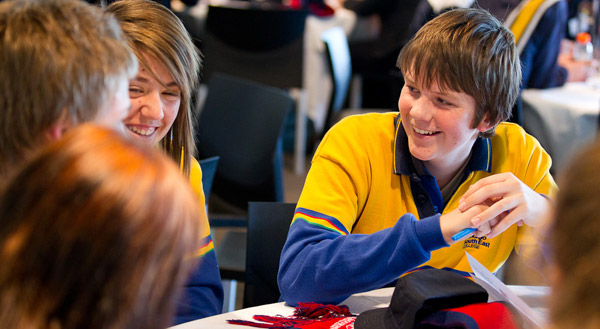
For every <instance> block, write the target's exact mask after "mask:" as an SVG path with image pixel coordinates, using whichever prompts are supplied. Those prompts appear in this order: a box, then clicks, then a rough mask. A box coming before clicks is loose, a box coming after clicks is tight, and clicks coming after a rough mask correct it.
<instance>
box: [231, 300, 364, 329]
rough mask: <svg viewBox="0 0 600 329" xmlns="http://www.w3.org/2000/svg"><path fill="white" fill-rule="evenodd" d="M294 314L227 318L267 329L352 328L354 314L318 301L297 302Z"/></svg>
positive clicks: (342, 307) (342, 306)
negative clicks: (249, 318)
mask: <svg viewBox="0 0 600 329" xmlns="http://www.w3.org/2000/svg"><path fill="white" fill-rule="evenodd" d="M298 305H299V306H298V307H296V308H295V310H294V315H292V316H290V317H284V316H268V315H255V316H253V317H252V318H253V319H254V320H256V321H260V322H253V321H245V320H227V322H229V323H231V324H237V325H243V326H249V327H255V328H269V329H292V328H299V329H352V328H354V320H355V319H356V317H355V316H353V315H352V313H350V310H349V309H348V307H347V306H345V305H340V306H336V305H323V304H318V303H299V304H298Z"/></svg>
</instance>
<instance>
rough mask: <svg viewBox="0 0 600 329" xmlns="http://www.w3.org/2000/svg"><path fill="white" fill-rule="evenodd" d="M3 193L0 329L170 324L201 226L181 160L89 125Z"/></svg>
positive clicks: (17, 174) (43, 151)
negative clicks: (177, 162) (180, 163)
mask: <svg viewBox="0 0 600 329" xmlns="http://www.w3.org/2000/svg"><path fill="white" fill-rule="evenodd" d="M1 193H2V194H1V197H0V263H2V266H1V267H0V296H1V297H0V326H2V327H3V328H61V329H76V328H89V329H94V328H98V329H100V328H103V329H104V328H145V329H151V328H156V329H162V328H165V327H167V326H168V325H169V323H170V321H171V320H172V316H173V311H174V302H175V299H176V297H177V294H178V292H179V291H180V288H181V287H182V286H183V282H184V280H185V279H186V278H187V275H188V273H189V271H190V269H191V268H192V266H193V265H194V262H196V260H195V259H194V258H193V257H191V256H192V255H193V254H194V252H195V251H196V250H197V248H198V247H199V245H198V232H199V231H200V229H201V228H200V227H199V225H200V223H199V222H198V220H197V218H198V216H199V212H200V209H199V208H200V207H198V203H197V201H196V198H195V196H194V193H193V191H192V190H191V188H190V187H189V184H188V182H187V181H186V180H185V179H184V177H182V175H181V174H180V172H179V169H178V168H177V166H176V165H174V164H173V162H172V161H171V160H169V159H168V158H166V157H165V156H163V155H162V154H160V152H158V151H156V150H154V149H152V148H148V147H145V146H144V147H141V146H140V145H139V144H138V143H135V142H134V141H131V140H130V139H126V138H124V137H123V136H122V135H121V134H119V133H118V132H116V131H114V130H112V129H108V128H103V127H98V126H92V125H81V126H80V127H77V128H74V129H72V130H71V131H69V132H68V133H66V134H65V136H64V137H63V138H62V139H60V140H58V141H56V142H54V143H50V144H47V145H45V146H43V147H41V148H40V149H39V153H36V154H35V155H32V156H31V157H30V159H29V161H26V162H25V163H23V165H22V168H20V169H19V170H15V171H14V172H13V176H11V177H10V178H7V181H6V185H5V188H4V189H3V190H2V192H1Z"/></svg>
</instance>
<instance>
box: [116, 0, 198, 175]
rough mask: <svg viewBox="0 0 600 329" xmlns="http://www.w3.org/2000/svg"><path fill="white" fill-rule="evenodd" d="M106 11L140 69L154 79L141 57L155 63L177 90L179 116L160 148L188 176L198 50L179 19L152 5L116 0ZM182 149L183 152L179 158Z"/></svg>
mask: <svg viewBox="0 0 600 329" xmlns="http://www.w3.org/2000/svg"><path fill="white" fill-rule="evenodd" d="M106 10H107V11H108V12H110V13H112V14H113V15H114V16H115V18H116V19H117V21H119V23H120V24H121V28H122V29H123V32H124V33H125V35H126V38H127V40H128V42H129V44H130V46H131V47H132V48H133V51H134V52H135V54H136V55H137V58H138V59H139V60H140V65H141V66H143V67H145V68H146V69H147V70H148V71H150V72H151V73H152V74H154V75H155V77H156V73H155V72H152V70H150V69H149V66H148V65H147V63H146V62H145V60H144V55H146V56H151V57H153V58H155V59H157V60H158V61H159V62H161V63H162V64H163V65H164V66H165V67H166V68H167V70H168V71H169V73H170V74H171V76H172V77H173V79H174V81H175V82H176V83H177V85H178V86H179V89H180V90H181V105H180V107H179V112H178V113H177V117H176V118H175V121H174V122H173V126H172V127H171V132H170V133H168V134H167V136H165V138H163V140H162V141H161V146H162V148H163V149H164V150H166V151H167V154H169V155H170V156H171V158H172V159H173V160H174V161H175V162H177V163H179V162H180V161H181V159H182V158H183V159H184V161H183V163H184V171H185V172H189V157H190V155H191V154H194V151H195V144H194V140H193V138H194V137H193V136H194V129H193V122H194V120H193V113H192V108H191V95H192V93H193V91H194V90H195V88H196V86H197V85H198V83H199V71H200V67H201V62H200V54H199V52H198V50H197V49H196V47H195V46H194V43H193V42H192V39H191V37H190V35H189V33H188V32H187V30H186V28H185V27H184V26H183V23H182V22H181V21H180V20H179V18H177V16H175V14H174V13H173V12H172V11H171V10H169V9H168V8H166V7H165V6H163V5H161V4H159V3H157V2H156V1H152V0H120V1H116V2H113V3H112V4H111V5H110V6H108V7H107V8H106ZM157 80H158V79H157ZM182 149H183V150H184V151H185V155H184V156H183V157H182V156H181V151H182Z"/></svg>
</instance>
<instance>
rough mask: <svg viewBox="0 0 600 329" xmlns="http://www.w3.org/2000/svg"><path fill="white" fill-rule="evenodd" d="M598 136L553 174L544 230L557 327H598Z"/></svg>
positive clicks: (552, 315)
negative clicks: (551, 212)
mask: <svg viewBox="0 0 600 329" xmlns="http://www.w3.org/2000/svg"><path fill="white" fill-rule="evenodd" d="M598 168H600V141H596V142H595V143H594V144H593V145H591V146H589V147H587V148H585V149H584V150H582V152H581V153H580V154H579V155H578V156H577V157H574V158H573V159H572V162H571V164H570V165H569V167H568V168H565V169H566V170H565V171H563V172H562V175H560V176H559V186H560V192H559V194H558V200H557V206H556V213H555V216H554V220H553V224H552V227H551V232H550V246H551V250H552V256H553V259H552V261H553V262H552V265H553V266H554V270H555V271H556V273H558V275H557V276H556V277H555V281H554V282H553V287H552V288H553V291H552V296H551V305H550V306H551V307H550V309H551V318H552V322H553V323H554V324H556V326H557V327H558V328H598V327H600V299H599V298H598V295H599V294H600V275H599V274H598V273H600V262H598V259H599V258H600V239H599V238H598V237H599V236H600V214H599V213H598V200H600V191H599V190H598V186H600V173H599V172H598Z"/></svg>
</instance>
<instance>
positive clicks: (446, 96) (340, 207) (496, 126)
mask: <svg viewBox="0 0 600 329" xmlns="http://www.w3.org/2000/svg"><path fill="white" fill-rule="evenodd" d="M397 65H398V67H400V69H401V70H402V73H403V75H404V77H405V80H406V83H405V84H404V87H403V89H402V92H401V94H400V98H399V101H398V107H399V110H400V113H397V112H390V113H384V114H381V113H371V114H365V115H358V116H351V117H348V118H346V119H344V120H342V121H340V122H339V123H338V124H337V125H335V126H334V127H333V128H332V129H331V130H330V131H329V132H328V134H327V135H326V136H325V138H324V139H323V141H322V142H321V144H320V145H319V147H318V149H317V151H316V153H315V156H314V158H313V160H312V165H311V168H310V171H309V173H308V176H307V178H306V182H305V184H304V189H303V191H302V194H301V196H300V199H299V201H298V205H297V209H296V213H295V215H294V218H293V221H292V223H291V226H290V230H289V233H288V237H287V241H286V243H285V246H284V248H283V251H282V255H281V262H280V267H279V274H278V283H279V287H280V290H281V293H282V298H283V299H284V300H285V301H286V302H287V303H288V304H291V305H295V304H296V303H298V302H321V303H339V302H341V301H343V300H344V299H345V298H346V297H348V296H350V295H351V294H354V293H358V292H363V291H368V290H372V289H377V288H381V287H383V286H386V285H389V284H390V283H393V282H394V281H395V280H396V279H397V278H398V277H399V276H401V275H403V274H405V273H407V272H410V271H414V270H418V269H420V268H427V267H434V268H440V269H450V270H453V271H456V272H458V273H462V274H463V275H466V276H468V272H470V271H471V268H470V267H469V265H468V262H467V258H466V255H465V252H468V253H470V254H471V255H472V256H473V257H475V258H476V259H477V260H478V261H480V262H481V263H482V264H483V265H484V266H486V267H487V268H488V269H489V270H490V271H492V272H495V271H497V270H498V269H499V268H500V267H501V266H502V264H503V263H504V262H505V261H506V259H507V258H508V256H509V255H510V253H511V251H512V250H513V248H515V247H516V246H519V247H521V246H523V247H525V246H531V247H534V248H537V247H538V246H537V242H536V241H535V240H534V237H533V236H532V234H531V233H532V232H531V228H533V227H538V226H541V225H542V224H544V223H545V221H544V219H545V218H546V217H545V216H544V215H545V214H546V213H547V212H548V211H549V210H550V209H551V207H552V203H551V202H550V201H549V200H548V198H547V197H546V196H552V195H553V194H554V193H555V191H556V189H557V187H556V184H555V182H554V180H553V178H552V176H551V174H550V172H549V169H550V166H551V159H550V157H549V156H548V154H547V153H546V152H545V151H544V150H543V149H542V148H541V146H540V145H539V143H538V142H537V141H536V140H535V139H534V138H533V137H531V136H530V135H528V134H526V133H525V131H524V130H523V129H522V128H521V127H520V126H518V125H515V124H511V123H504V122H502V121H503V120H505V119H506V118H507V117H508V116H509V115H510V111H511V108H512V107H513V104H514V102H515V100H516V98H517V95H518V93H519V83H520V78H521V69H520V65H519V59H518V55H517V53H516V49H515V43H514V37H513V35H512V33H511V32H510V31H509V30H508V29H507V28H506V27H504V26H503V25H502V24H501V23H500V22H499V21H498V20H497V19H496V18H494V17H493V16H491V15H490V14H489V13H488V12H486V11H484V10H480V9H457V10H451V11H448V12H446V13H444V14H442V15H440V16H437V17H436V18H434V19H433V20H431V21H430V22H428V23H427V24H426V25H425V26H424V27H423V28H422V29H421V30H420V31H419V32H417V34H416V35H415V36H414V37H413V38H412V39H411V40H410V41H409V42H408V43H407V45H406V46H404V47H403V49H402V51H401V52H400V55H399V57H398V62H397ZM466 228H471V229H476V230H475V231H474V232H473V233H472V234H467V235H466V236H465V237H463V238H460V237H459V236H458V235H457V234H458V233H459V232H462V231H463V230H464V229H466ZM519 249H521V248H519Z"/></svg>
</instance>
